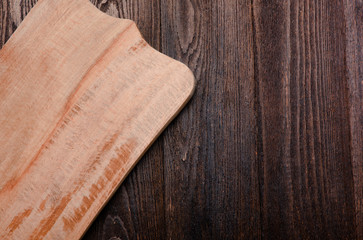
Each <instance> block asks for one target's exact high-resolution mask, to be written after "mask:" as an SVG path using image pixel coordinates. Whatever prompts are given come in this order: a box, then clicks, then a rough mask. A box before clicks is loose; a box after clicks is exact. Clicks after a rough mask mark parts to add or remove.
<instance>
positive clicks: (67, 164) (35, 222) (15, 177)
mask: <svg viewBox="0 0 363 240" xmlns="http://www.w3.org/2000/svg"><path fill="white" fill-rule="evenodd" d="M193 89H194V77H193V75H192V74H191V72H190V70H189V69H188V68H187V67H186V66H184V65H183V64H181V63H179V62H177V61H175V60H172V59H170V58H169V57H167V56H165V55H162V54H161V53H159V52H157V51H156V50H154V49H153V48H151V47H150V46H149V45H148V44H147V43H146V42H145V41H144V40H143V39H142V37H141V36H140V33H139V31H138V30H137V27H136V26H135V24H134V23H133V22H132V21H129V20H121V19H116V18H112V17H109V16H107V15H105V14H104V13H102V12H100V11H99V10H97V9H96V8H95V7H94V6H93V5H92V4H91V3H89V2H88V1H87V0H77V1H74V0H73V1H72V0H61V1H57V0H41V1H39V2H38V3H37V5H36V6H35V7H34V8H33V9H32V11H31V12H30V13H29V14H28V16H27V17H26V19H25V20H24V21H23V23H22V24H21V25H20V26H19V28H18V29H17V31H16V32H15V33H14V34H13V35H12V37H11V38H10V40H9V41H8V42H7V44H6V45H5V46H4V47H3V49H2V50H1V51H0V126H1V127H0V155H1V160H0V179H1V181H0V239H41V238H47V239H77V238H79V237H81V236H82V234H83V233H84V231H85V230H86V229H87V227H88V226H89V224H90V223H91V221H92V220H93V219H94V217H95V216H96V215H97V213H98V212H99V211H100V209H101V208H102V206H103V205H104V204H105V202H106V201H107V200H108V199H109V198H110V196H111V195H112V193H113V192H114V191H115V189H116V188H117V187H118V186H119V184H120V182H121V181H122V180H123V179H124V178H125V176H126V175H127V173H128V172H129V171H130V170H131V168H132V167H133V166H134V165H135V163H136V162H137V160H138V159H139V158H140V157H141V155H142V154H143V153H144V152H145V151H146V149H147V148H148V147H149V146H150V144H151V143H152V142H153V140H154V139H155V138H156V137H157V136H158V135H159V134H160V132H161V131H162V130H163V129H164V128H165V126H166V125H167V124H168V123H169V122H170V121H171V119H172V118H173V117H174V116H175V115H176V114H177V113H178V112H179V111H180V109H181V108H182V107H183V105H184V104H185V103H186V102H187V100H188V99H189V98H190V96H191V94H192V92H193Z"/></svg>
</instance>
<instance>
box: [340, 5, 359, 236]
mask: <svg viewBox="0 0 363 240" xmlns="http://www.w3.org/2000/svg"><path fill="white" fill-rule="evenodd" d="M362 9H363V2H362V1H344V14H345V27H346V32H345V37H346V46H345V48H346V50H345V56H346V67H347V69H346V71H347V73H346V74H347V75H346V76H347V81H348V84H347V85H348V90H349V117H350V119H349V125H350V145H351V146H350V147H351V160H352V171H353V179H354V194H355V199H354V200H355V207H356V209H355V211H356V212H355V218H356V230H357V239H363V151H362V149H363V110H362V106H363V64H362V63H363V49H362V44H363V24H362V21H363V11H362Z"/></svg>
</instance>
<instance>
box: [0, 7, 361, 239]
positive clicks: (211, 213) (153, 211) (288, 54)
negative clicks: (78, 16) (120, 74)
mask: <svg viewBox="0 0 363 240" xmlns="http://www.w3.org/2000/svg"><path fill="white" fill-rule="evenodd" d="M92 2H93V3H94V4H95V5H96V6H97V7H98V8H100V9H101V10H102V11H104V12H107V13H108V14H110V15H113V16H116V17H122V18H130V19H133V20H134V21H136V23H137V25H138V27H139V28H140V30H141V32H142V34H143V36H144V37H145V39H146V40H147V41H148V42H149V43H150V44H151V45H152V46H153V47H154V48H156V49H158V50H159V51H161V52H163V53H165V54H167V55H169V56H171V57H173V58H176V59H178V60H180V61H182V62H184V63H186V64H187V65H188V66H189V67H190V68H191V69H192V71H193V72H194V74H195V76H196V79H197V89H196V92H195V95H194V97H193V98H192V100H191V102H190V103H189V104H188V105H187V106H186V108H185V109H184V110H183V111H182V113H181V114H180V115H179V116H178V117H177V118H176V120H175V121H173V122H172V124H171V125H170V126H169V127H168V128H167V129H166V131H165V132H164V133H163V134H162V135H161V137H160V138H159V139H158V140H157V141H156V143H155V144H154V145H153V146H152V147H151V149H150V150H149V151H148V152H147V154H146V155H145V156H144V157H143V159H142V160H141V161H140V163H139V164H138V165H137V166H136V168H135V169H134V170H133V171H132V172H131V174H130V175H129V177H128V178H127V179H126V181H125V182H124V183H123V184H122V186H121V187H120V189H119V190H118V191H117V193H116V195H115V196H114V197H113V198H112V199H111V201H110V202H109V204H108V205H107V206H106V208H105V209H104V210H103V211H102V213H101V214H100V215H99V217H98V218H97V219H96V221H95V222H94V223H93V225H92V226H91V227H90V229H89V231H88V232H87V233H86V235H85V237H84V239H113V240H115V239H363V220H362V219H363V206H362V204H363V202H362V201H363V200H362V198H363V193H362V191H363V190H362V189H363V160H362V149H363V145H362V135H363V134H362V122H363V116H362V115H363V114H362V103H363V100H362V93H363V90H362V85H363V73H362V72H363V69H362V68H363V62H362V60H363V52H362V41H363V33H362V31H363V24H362V23H363V1H362V0H279V1H278V0H276V1H262V0H209V1H207V0H205V1H202V0H93V1H92ZM35 3H36V0H1V3H0V21H1V25H0V47H1V46H2V45H3V44H4V43H5V42H6V41H7V39H9V37H10V35H11V34H12V33H13V31H14V30H15V29H16V28H17V26H18V25H19V24H20V22H21V20H22V19H23V18H24V17H25V15H26V14H27V13H28V12H29V10H30V9H31V7H32V6H33V5H34V4H35Z"/></svg>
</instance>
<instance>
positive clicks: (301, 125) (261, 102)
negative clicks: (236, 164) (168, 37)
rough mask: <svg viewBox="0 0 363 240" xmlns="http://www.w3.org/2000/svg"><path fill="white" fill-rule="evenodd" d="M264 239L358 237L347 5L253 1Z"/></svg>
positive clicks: (317, 2)
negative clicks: (346, 47) (350, 111)
mask: <svg viewBox="0 0 363 240" xmlns="http://www.w3.org/2000/svg"><path fill="white" fill-rule="evenodd" d="M254 18H255V22H256V48H257V51H256V56H257V65H256V70H257V78H256V79H257V81H258V92H257V94H258V106H259V109H260V112H259V116H260V117H259V119H261V122H260V125H259V126H258V127H259V128H261V130H262V131H261V133H262V136H261V139H260V141H261V147H260V149H258V154H259V156H260V157H259V158H260V159H261V161H262V164H261V168H260V177H261V184H262V185H261V187H262V191H261V193H262V195H261V203H262V205H261V207H262V209H261V211H262V229H263V233H264V235H265V236H267V237H272V236H284V238H286V239H313V238H318V239H355V238H356V232H355V223H354V219H355V209H354V186H353V178H352V165H351V142H350V137H349V112H348V109H349V101H348V92H347V89H348V88H347V85H348V80H347V77H346V63H345V53H346V52H345V38H344V32H345V25H344V21H343V19H344V6H343V2H342V1H333V2H332V1H274V2H269V3H266V2H264V1H260V0H256V1H254Z"/></svg>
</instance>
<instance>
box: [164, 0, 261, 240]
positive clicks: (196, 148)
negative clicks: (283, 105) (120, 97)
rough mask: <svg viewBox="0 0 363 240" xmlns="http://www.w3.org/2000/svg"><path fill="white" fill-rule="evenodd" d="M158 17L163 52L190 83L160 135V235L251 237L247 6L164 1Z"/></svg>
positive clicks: (254, 205)
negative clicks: (187, 99) (190, 90)
mask: <svg viewBox="0 0 363 240" xmlns="http://www.w3.org/2000/svg"><path fill="white" fill-rule="evenodd" d="M161 14H162V16H161V19H162V23H161V27H162V36H165V37H163V39H162V50H163V52H165V53H166V54H167V55H169V56H172V57H173V58H176V59H179V60H181V61H183V62H184V63H186V64H187V65H188V66H191V68H192V70H193V72H194V73H195V76H196V78H197V81H198V84H197V85H198V87H197V90H196V93H195V96H196V97H195V98H193V100H192V101H191V103H190V105H189V107H188V108H186V109H185V111H183V114H182V116H181V117H180V118H178V119H177V120H176V122H175V124H172V125H171V126H170V128H169V129H168V130H167V131H166V133H165V141H164V154H165V155H164V161H165V169H166V170H165V172H166V175H165V199H166V201H165V206H166V209H165V215H166V219H170V222H169V224H168V225H167V226H166V231H167V232H166V235H165V238H166V239H174V238H179V239H243V238H256V239H258V238H260V237H261V229H260V212H259V187H258V175H257V162H256V161H257V159H256V152H255V151H256V132H255V126H256V118H255V111H254V102H255V99H254V87H255V86H254V77H253V75H254V72H253V64H254V60H253V45H252V44H253V34H252V22H251V20H252V19H251V1H244V0H241V1H234V0H227V1H193V0H191V1H169V0H165V1H162V3H161ZM190 126H193V127H190ZM176 236H178V237H176Z"/></svg>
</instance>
